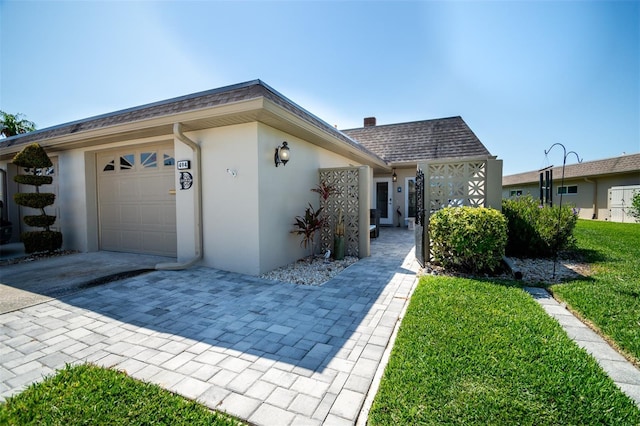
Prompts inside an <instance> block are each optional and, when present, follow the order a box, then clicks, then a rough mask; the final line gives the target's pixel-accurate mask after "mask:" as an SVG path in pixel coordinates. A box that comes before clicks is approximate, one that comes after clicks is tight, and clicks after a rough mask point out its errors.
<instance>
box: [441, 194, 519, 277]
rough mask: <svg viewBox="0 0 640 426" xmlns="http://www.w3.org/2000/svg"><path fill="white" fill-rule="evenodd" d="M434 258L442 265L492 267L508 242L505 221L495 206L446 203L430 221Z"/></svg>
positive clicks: (479, 269) (475, 268) (476, 268)
mask: <svg viewBox="0 0 640 426" xmlns="http://www.w3.org/2000/svg"><path fill="white" fill-rule="evenodd" d="M429 237H430V240H431V245H432V250H433V258H434V261H435V262H436V263H438V264H440V265H442V266H443V267H445V268H448V269H450V268H452V269H462V270H467V271H471V272H484V271H494V270H495V269H496V268H497V267H498V266H499V265H500V261H501V260H502V256H503V255H504V248H505V244H506V242H507V222H506V220H505V218H504V216H502V214H501V213H500V212H499V211H497V210H494V209H487V208H479V207H447V208H444V209H442V210H439V211H437V212H436V213H434V214H433V215H432V216H431V219H430V222H429Z"/></svg>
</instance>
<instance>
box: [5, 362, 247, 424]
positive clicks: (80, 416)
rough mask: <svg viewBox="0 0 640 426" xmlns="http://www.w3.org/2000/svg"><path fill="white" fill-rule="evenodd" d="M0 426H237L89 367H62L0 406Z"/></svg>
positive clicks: (186, 402)
mask: <svg viewBox="0 0 640 426" xmlns="http://www.w3.org/2000/svg"><path fill="white" fill-rule="evenodd" d="M0 424H1V425H216V426H222V425H242V424H244V423H241V422H239V421H238V420H236V419H234V418H231V417H229V416H227V415H223V414H221V413H217V412H212V411H209V410H208V409H207V408H206V407H204V406H203V405H200V404H197V403H195V402H193V401H189V400H186V399H184V398H182V397H180V396H178V395H175V394H173V393H171V392H168V391H166V390H163V389H161V388H160V387H158V386H155V385H152V384H147V383H142V382H139V381H137V380H134V379H132V378H130V377H128V376H127V375H125V374H124V373H121V372H118V371H115V370H108V369H104V368H100V367H96V366H93V365H90V364H85V365H79V366H75V367H71V366H67V367H66V368H65V369H63V370H60V371H58V373H57V374H55V375H53V376H51V377H48V378H47V379H45V380H44V381H43V382H41V383H38V384H34V385H31V386H29V387H28V388H27V389H26V390H25V391H24V392H22V393H20V394H18V395H16V396H14V397H11V398H9V399H7V401H6V402H5V403H4V404H2V405H0Z"/></svg>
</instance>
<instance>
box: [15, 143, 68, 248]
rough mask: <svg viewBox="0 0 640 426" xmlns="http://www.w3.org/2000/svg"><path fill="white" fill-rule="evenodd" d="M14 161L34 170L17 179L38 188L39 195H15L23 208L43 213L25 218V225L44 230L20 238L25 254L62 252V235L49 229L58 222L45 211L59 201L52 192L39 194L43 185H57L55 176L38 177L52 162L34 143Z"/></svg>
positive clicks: (35, 193)
mask: <svg viewBox="0 0 640 426" xmlns="http://www.w3.org/2000/svg"><path fill="white" fill-rule="evenodd" d="M12 162H13V164H15V165H17V166H19V167H26V168H28V169H29V170H31V174H30V175H21V176H16V177H15V179H14V180H15V181H16V182H18V183H21V184H24V185H31V186H35V187H36V192H26V193H25V192H23V193H18V194H15V195H14V196H13V199H14V200H15V202H16V204H18V205H19V206H25V207H30V208H32V209H39V210H40V213H41V214H40V215H39V216H25V217H24V223H25V224H27V225H29V226H33V227H37V228H44V230H42V231H29V232H23V233H22V234H21V235H20V236H21V239H22V242H23V243H24V250H25V252H27V253H36V252H40V251H54V250H57V249H59V248H60V247H62V233H61V232H55V231H51V230H50V229H49V227H50V226H51V225H53V224H54V223H55V221H56V217H55V216H49V215H47V214H46V213H45V211H44V208H45V207H47V206H50V205H52V204H53V203H54V202H55V200H56V196H55V194H51V193H40V192H38V188H39V187H40V185H45V184H50V183H51V182H53V178H52V177H51V176H38V174H37V173H38V169H42V168H45V167H51V166H52V164H53V163H52V162H51V159H50V158H49V156H48V155H47V153H46V152H45V150H44V149H43V148H42V147H41V146H40V145H38V144H37V143H33V144H31V145H27V146H26V147H24V148H23V149H22V151H20V152H19V153H17V154H16V156H15V157H13V161H12Z"/></svg>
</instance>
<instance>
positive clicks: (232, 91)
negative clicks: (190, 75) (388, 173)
mask: <svg viewBox="0 0 640 426" xmlns="http://www.w3.org/2000/svg"><path fill="white" fill-rule="evenodd" d="M260 97H264V98H266V99H269V100H271V101H272V102H274V103H276V104H278V105H279V106H281V107H283V108H285V109H286V110H288V111H290V112H291V113H293V114H295V115H296V116H298V117H300V118H302V119H303V120H305V121H307V122H309V123H311V124H313V125H314V126H315V127H317V128H320V129H322V130H324V131H325V132H327V133H329V134H331V135H332V136H334V137H337V138H338V139H340V140H342V141H343V142H346V143H347V144H349V145H351V146H352V147H353V148H354V149H356V150H358V151H360V152H362V153H365V154H367V155H370V156H374V157H377V156H376V155H375V153H373V152H371V151H370V150H368V149H366V147H365V146H363V145H360V144H358V143H356V142H355V141H354V140H353V139H351V138H350V137H348V136H347V135H345V134H344V133H342V132H340V131H339V130H337V129H335V128H334V127H333V126H331V125H330V124H328V123H326V122H325V121H323V120H321V119H319V118H318V117H316V116H315V115H313V114H311V113H310V112H309V111H307V110H305V109H303V108H302V107H300V106H298V105H297V104H295V103H294V102H292V101H291V100H289V99H288V98H286V97H285V96H283V95H281V94H280V93H279V92H277V91H275V90H274V89H272V88H271V87H270V86H268V85H267V84H265V83H264V82H262V81H261V80H252V81H247V82H244V83H239V84H235V85H231V86H226V87H221V88H217V89H213V90H207V91H204V92H199V93H193V94H190V95H186V96H180V97H177V98H172V99H167V100H164V101H159V102H155V103H151V104H147V105H141V106H137V107H133V108H129V109H124V110H121V111H116V112H112V113H108V114H103V115H99V116H95V117H90V118H85V119H82V120H78V121H73V122H70V123H65V124H61V125H58V126H53V127H48V128H46V129H42V130H36V131H34V132H30V133H25V134H21V135H17V136H13V137H10V138H6V139H0V148H7V147H14V146H21V145H25V144H28V143H32V142H38V141H44V140H47V139H51V138H55V137H58V136H65V135H70V134H75V133H80V132H87V131H91V130H97V129H101V128H107V127H111V126H116V125H119V124H126V123H133V122H137V121H144V120H149V119H153V118H160V117H167V116H172V115H176V114H180V113H185V112H191V111H197V110H201V109H205V108H210V107H215V106H219V105H224V104H230V103H234V102H239V101H245V100H250V99H257V98H260Z"/></svg>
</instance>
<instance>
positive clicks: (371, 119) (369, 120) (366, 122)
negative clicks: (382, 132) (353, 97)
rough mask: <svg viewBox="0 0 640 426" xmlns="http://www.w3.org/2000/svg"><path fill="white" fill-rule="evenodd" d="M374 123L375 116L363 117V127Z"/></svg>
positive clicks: (371, 125)
mask: <svg viewBox="0 0 640 426" xmlns="http://www.w3.org/2000/svg"><path fill="white" fill-rule="evenodd" d="M375 125H376V118H375V117H365V119H364V127H373V126H375Z"/></svg>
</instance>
